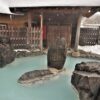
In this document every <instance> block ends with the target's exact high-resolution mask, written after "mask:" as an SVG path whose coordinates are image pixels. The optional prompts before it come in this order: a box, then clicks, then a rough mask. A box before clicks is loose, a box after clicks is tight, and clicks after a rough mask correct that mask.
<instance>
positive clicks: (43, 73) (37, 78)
mask: <svg viewBox="0 0 100 100" xmlns="http://www.w3.org/2000/svg"><path fill="white" fill-rule="evenodd" d="M56 71H57V72H52V71H51V70H50V69H41V70H33V71H29V72H26V73H24V74H23V75H22V76H21V77H20V78H19V79H18V83H20V84H23V85H31V84H35V83H39V82H44V81H46V80H50V79H53V78H54V77H55V76H57V75H59V74H60V73H61V72H63V71H64V70H60V71H58V70H56Z"/></svg>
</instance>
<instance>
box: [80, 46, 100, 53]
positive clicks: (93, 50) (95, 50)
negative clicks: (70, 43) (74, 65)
mask: <svg viewBox="0 0 100 100" xmlns="http://www.w3.org/2000/svg"><path fill="white" fill-rule="evenodd" d="M78 49H79V50H83V51H86V52H91V53H95V54H100V45H94V46H78Z"/></svg>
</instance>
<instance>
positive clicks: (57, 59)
mask: <svg viewBox="0 0 100 100" xmlns="http://www.w3.org/2000/svg"><path fill="white" fill-rule="evenodd" d="M66 50H67V48H66V41H65V38H64V37H62V38H60V37H58V38H57V39H56V41H55V43H53V44H52V45H51V46H50V47H49V49H48V53H47V61H48V67H49V68H56V69H58V70H61V69H62V68H63V66H64V63H65V60H66Z"/></svg>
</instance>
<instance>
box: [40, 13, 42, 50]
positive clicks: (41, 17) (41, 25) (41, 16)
mask: <svg viewBox="0 0 100 100" xmlns="http://www.w3.org/2000/svg"><path fill="white" fill-rule="evenodd" d="M40 49H41V52H42V51H43V13H41V15H40Z"/></svg>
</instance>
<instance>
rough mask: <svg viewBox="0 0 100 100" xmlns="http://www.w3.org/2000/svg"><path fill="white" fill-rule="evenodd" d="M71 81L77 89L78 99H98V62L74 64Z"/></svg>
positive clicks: (99, 85)
mask: <svg viewBox="0 0 100 100" xmlns="http://www.w3.org/2000/svg"><path fill="white" fill-rule="evenodd" d="M71 83H72V84H73V86H74V87H75V88H76V90H77V91H78V93H79V98H80V100H100V63H99V62H86V63H85V62H82V63H79V64H76V66H75V70H74V72H73V75H72V78H71Z"/></svg>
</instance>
